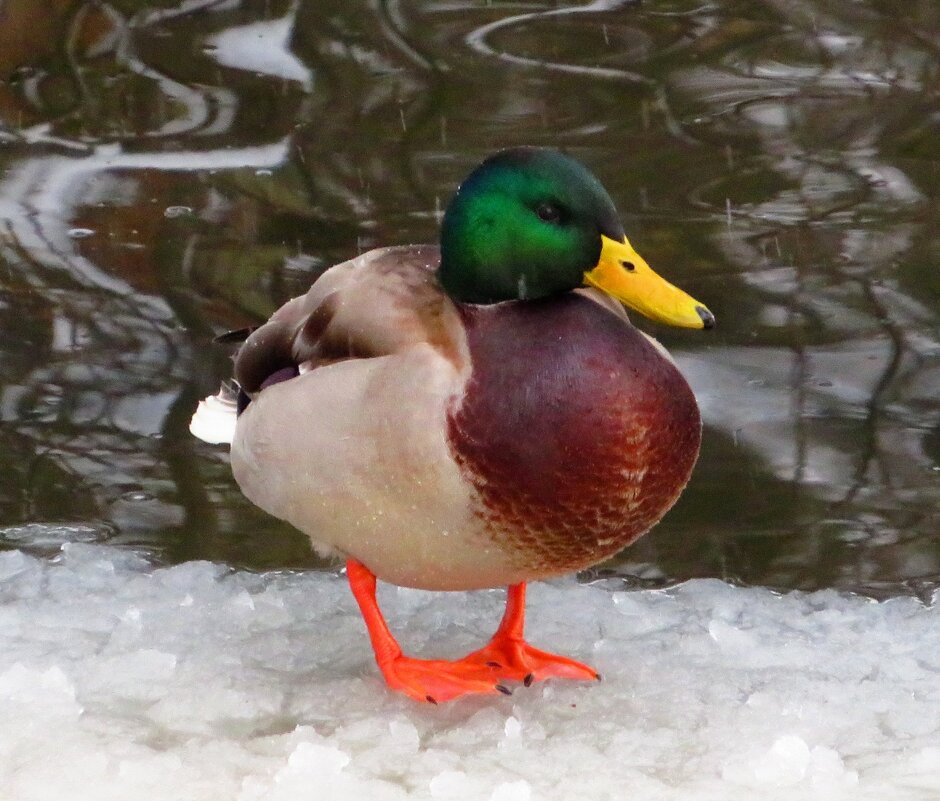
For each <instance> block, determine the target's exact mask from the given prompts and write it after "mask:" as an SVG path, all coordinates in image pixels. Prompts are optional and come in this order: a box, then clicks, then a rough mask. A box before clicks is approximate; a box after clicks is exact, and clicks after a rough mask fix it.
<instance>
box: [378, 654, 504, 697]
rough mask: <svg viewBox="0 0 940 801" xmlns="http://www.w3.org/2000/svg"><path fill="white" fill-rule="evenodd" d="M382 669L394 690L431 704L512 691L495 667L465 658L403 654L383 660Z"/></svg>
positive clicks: (380, 665) (380, 666)
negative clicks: (423, 656)
mask: <svg viewBox="0 0 940 801" xmlns="http://www.w3.org/2000/svg"><path fill="white" fill-rule="evenodd" d="M379 669H380V670H381V671H382V675H383V676H384V677H385V682H386V683H387V684H388V686H389V687H391V688H392V689H393V690H397V691H398V692H401V693H404V694H405V695H407V696H409V697H411V698H414V699H415V700H416V701H427V702H428V703H431V704H437V703H440V702H442V701H452V700H454V699H455V698H461V697H463V696H465V695H480V694H483V695H486V694H492V693H496V692H502V693H504V694H506V695H509V694H511V691H510V690H509V689H508V688H507V687H505V686H503V685H502V684H499V683H498V676H497V675H496V674H495V673H494V671H493V670H492V669H491V668H489V667H486V666H485V665H479V664H476V663H471V662H466V661H465V660H463V659H461V660H459V661H456V662H450V661H447V660H444V659H414V658H412V657H409V656H402V655H400V656H398V657H395V658H394V659H390V660H388V661H386V662H384V663H379Z"/></svg>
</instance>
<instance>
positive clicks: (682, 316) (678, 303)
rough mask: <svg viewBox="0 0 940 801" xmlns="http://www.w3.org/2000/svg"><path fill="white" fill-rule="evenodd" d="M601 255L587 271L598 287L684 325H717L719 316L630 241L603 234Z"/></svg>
mask: <svg viewBox="0 0 940 801" xmlns="http://www.w3.org/2000/svg"><path fill="white" fill-rule="evenodd" d="M601 240H602V247H601V257H600V258H599V259H598V261H597V264H596V265H595V266H594V267H593V268H591V269H590V270H588V271H587V272H586V273H585V274H584V283H585V284H587V285H589V286H593V287H597V288H598V289H600V290H602V291H603V292H606V293H607V294H608V295H610V296H611V297H614V298H616V299H617V300H619V301H620V302H621V303H623V304H624V305H625V306H629V307H630V308H631V309H634V310H635V311H638V312H639V313H640V314H642V315H644V316H645V317H649V318H650V319H651V320H655V321H656V322H659V323H666V324H667V325H676V326H680V327H682V328H713V327H714V325H715V316H714V315H713V314H712V313H711V312H710V311H709V310H708V309H707V308H706V307H705V306H704V305H702V304H701V303H699V302H698V301H697V300H696V299H695V298H693V297H691V296H690V295H688V294H686V293H685V292H683V291H682V290H681V289H679V287H676V286H673V285H672V284H670V283H669V282H668V281H667V280H665V279H664V278H660V276H658V275H657V274H656V273H654V272H653V270H652V269H651V268H650V266H649V265H648V264H647V263H646V261H645V260H644V259H643V257H642V256H640V254H639V253H637V252H636V251H635V250H634V249H633V246H632V245H631V244H630V242H629V241H628V240H627V239H626V238H624V240H623V242H617V241H616V240H614V239H610V238H609V237H606V236H602V237H601Z"/></svg>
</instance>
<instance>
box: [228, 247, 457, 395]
mask: <svg viewBox="0 0 940 801" xmlns="http://www.w3.org/2000/svg"><path fill="white" fill-rule="evenodd" d="M439 261H440V253H439V251H438V249H437V247H435V246H432V245H411V246H406V247H391V248H382V249H379V250H373V251H370V252H369V253H365V254H363V255H362V256H360V257H358V258H356V259H352V260H350V261H347V262H344V263H342V264H338V265H336V266H335V267H333V268H332V269H330V270H328V271H327V272H325V273H324V274H323V275H322V276H320V278H319V279H317V281H316V282H315V283H314V284H313V286H312V287H311V288H310V290H309V291H308V292H307V294H306V295H301V296H300V297H297V298H294V299H293V300H291V301H288V302H287V303H285V304H284V305H283V306H282V307H281V308H280V309H278V310H277V311H276V312H275V313H274V314H273V315H272V316H271V318H270V319H269V320H268V321H267V322H266V323H265V324H264V325H262V326H260V327H259V328H258V329H256V330H255V331H254V332H252V334H251V335H250V336H249V337H248V339H247V340H246V341H245V343H244V344H243V345H242V347H241V349H240V350H239V352H238V355H237V356H236V358H235V378H236V379H237V381H238V383H239V384H240V385H241V386H242V387H243V388H244V389H245V391H246V392H248V393H253V392H257V391H258V390H259V389H260V388H261V385H262V384H263V383H264V381H265V379H267V378H268V377H269V376H271V375H272V374H274V373H276V372H277V371H278V370H282V369H284V368H289V367H299V366H300V365H305V366H306V367H307V368H315V367H317V366H320V365H323V364H331V363H333V362H337V361H343V360H346V359H367V358H372V357H376V356H385V355H389V354H392V353H397V352H400V351H402V350H403V349H404V348H406V347H409V346H412V345H415V344H418V343H422V342H424V343H428V344H430V345H431V346H432V347H435V348H437V349H439V350H440V351H441V352H442V353H444V354H445V355H446V356H447V357H448V358H451V359H452V360H454V361H456V360H457V359H458V358H459V356H458V354H457V346H456V345H455V343H454V337H453V331H452V330H450V329H449V328H448V326H447V325H446V324H445V313H444V306H445V304H446V303H449V301H447V300H446V298H445V296H444V294H443V293H442V291H441V289H440V286H439V284H438V282H437V278H436V276H435V272H436V270H437V266H438V263H439Z"/></svg>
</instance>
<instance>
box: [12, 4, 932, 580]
mask: <svg viewBox="0 0 940 801" xmlns="http://www.w3.org/2000/svg"><path fill="white" fill-rule="evenodd" d="M34 9H35V4H32V3H29V2H28V0H8V2H6V3H4V4H3V6H2V8H0V22H2V24H0V148H2V149H0V265H2V275H3V279H2V282H0V320H2V324H3V330H4V331H5V332H7V335H6V336H5V337H3V339H2V340H0V371H2V376H3V382H2V395H0V399H2V405H0V410H2V415H3V416H2V421H3V423H2V426H0V453H2V457H0V458H2V460H3V468H4V469H3V470H2V472H0V526H6V527H7V528H5V529H2V530H0V537H2V538H3V539H4V541H5V542H6V543H7V546H8V547H23V544H24V539H23V538H24V536H27V535H26V534H24V533H23V532H24V531H26V532H27V533H28V532H30V531H33V529H23V528H22V524H24V523H35V522H58V521H72V522H77V523H81V524H82V525H83V526H84V528H82V527H76V529H75V531H76V532H77V533H76V534H75V536H76V537H88V536H91V535H89V534H88V532H89V531H92V532H94V536H97V537H99V538H109V539H111V540H113V541H116V542H119V543H126V544H128V545H132V546H135V547H144V548H146V549H147V550H149V551H150V552H152V553H153V554H154V556H155V558H157V559H159V560H166V561H179V560H183V559H190V558H210V559H223V560H227V561H230V562H233V563H235V564H239V565H246V566H249V567H254V568H262V567H270V566H292V565H293V566H296V565H315V564H317V562H316V561H315V560H314V558H313V557H312V556H311V555H310V554H309V553H308V550H307V547H306V544H305V542H304V541H303V539H302V538H301V537H299V536H298V535H295V534H294V533H293V532H292V531H291V530H290V529H289V528H287V527H285V526H283V525H281V524H279V523H277V522H276V521H272V520H270V519H268V518H266V517H264V516H263V515H262V514H261V513H259V512H257V511H256V510H254V509H253V508H251V507H250V506H249V505H248V504H247V503H246V502H245V501H244V500H243V499H242V498H241V496H240V494H239V493H238V491H237V488H236V487H235V486H234V484H233V482H232V480H231V477H230V475H229V472H228V469H227V465H226V461H225V458H224V454H223V453H220V452H217V451H215V450H213V449H211V448H209V447H204V446H202V445H200V444H198V443H195V442H193V441H192V440H191V439H190V437H189V436H188V434H187V433H186V424H187V421H188V417H189V414H190V412H191V409H192V407H193V405H194V403H195V400H196V398H198V397H199V396H201V395H203V394H205V393H206V392H208V391H210V390H211V389H212V388H213V387H214V385H215V384H216V383H217V382H218V380H219V379H220V378H221V377H222V376H224V375H225V374H226V373H227V370H228V364H227V357H226V354H225V353H224V352H221V350H220V349H219V348H218V347H216V346H213V345H212V343H211V339H212V336H213V334H214V333H216V332H218V331H220V330H222V329H225V328H227V327H234V326H240V325H245V324H249V323H252V322H255V321H257V320H258V319H260V318H263V317H264V316H266V315H267V314H268V313H270V311H271V310H272V309H273V308H274V307H275V306H276V305H278V304H279V303H280V302H282V301H283V300H284V299H286V298H287V297H289V296H291V295H292V294H296V293H297V292H299V291H301V290H302V289H303V288H304V287H305V286H306V285H308V284H309V282H310V281H311V280H312V279H313V278H314V277H315V276H316V275H317V274H319V272H321V271H322V270H323V269H325V267H326V266H328V265H329V264H331V263H334V262H336V261H339V260H342V259H345V258H348V257H349V256H351V255H353V254H354V253H356V252H357V250H362V249H365V248H368V247H372V246H374V245H375V244H378V243H395V242H414V241H429V240H433V239H434V238H435V236H436V229H437V224H438V221H439V217H440V211H441V208H442V207H443V205H445V204H446V202H447V199H448V197H449V194H450V192H451V191H452V190H453V187H454V185H455V183H456V182H457V181H458V180H459V178H460V177H461V176H462V175H463V174H464V173H465V172H466V170H467V169H468V167H469V166H470V165H471V164H472V163H474V162H476V161H477V160H478V159H479V158H481V157H482V156H483V155H484V154H486V153H488V152H490V151H491V150H493V149H495V148H497V147H500V146H505V145H512V144H519V143H522V142H526V143H531V144H543V145H548V144H550V145H556V146H563V147H566V148H568V149H570V150H571V151H572V152H573V153H574V154H575V155H577V156H578V157H580V158H582V159H583V160H584V161H586V162H587V163H588V164H590V166H591V167H592V168H593V169H595V170H596V171H597V172H598V174H600V175H601V176H602V177H603V179H604V182H605V184H606V185H608V186H609V187H610V189H611V190H612V194H613V196H614V198H615V200H616V201H617V203H618V205H619V207H620V208H621V211H622V212H624V217H625V220H626V223H627V227H628V229H629V230H630V231H631V238H632V239H633V241H635V242H636V243H637V244H638V246H639V247H641V249H642V251H643V252H644V254H645V255H646V256H647V258H649V259H650V260H651V263H653V264H654V265H655V266H656V267H657V268H659V269H660V270H661V271H662V272H664V273H665V274H667V275H669V276H670V277H671V278H673V279H674V280H676V282H677V283H680V284H681V285H683V286H686V287H687V288H688V289H689V290H690V291H692V292H693V294H695V295H696V296H700V297H702V298H703V299H705V300H707V302H708V303H709V306H710V307H711V308H712V309H713V310H714V311H715V312H716V314H717V316H718V320H719V328H718V329H717V330H716V331H715V332H713V334H714V336H709V337H707V338H706V337H697V338H694V339H693V338H690V337H688V335H686V334H683V333H681V332H680V333H676V332H672V331H665V330H662V329H656V330H655V331H654V333H655V334H656V335H657V336H659V337H660V338H662V339H663V341H664V342H665V343H666V344H667V345H668V346H669V347H670V349H671V350H672V351H673V352H674V353H675V354H676V355H677V359H678V361H679V363H680V365H681V367H682V368H683V370H684V371H685V372H686V373H687V375H688V376H689V378H690V380H691V381H692V383H693V385H694V386H695V388H696V391H697V394H698V396H699V398H700V402H701V405H702V409H703V413H704V417H705V422H706V432H705V434H706V436H705V443H704V447H703V453H702V458H701V462H700V464H699V467H698V469H697V472H696V474H695V477H694V479H693V482H692V484H691V485H690V487H689V490H688V491H687V493H686V495H685V496H684V497H683V499H682V501H681V502H680V504H679V505H678V506H677V507H676V509H675V510H674V511H673V512H672V513H671V514H670V515H669V516H668V517H667V519H666V520H665V521H664V522H663V523H662V524H661V525H660V526H659V527H658V528H657V530H656V533H654V534H653V535H650V536H648V537H646V538H645V539H644V540H641V541H640V543H638V544H637V545H636V546H634V547H633V548H632V549H630V550H628V551H627V552H625V553H624V554H622V555H621V557H619V558H618V559H616V560H614V561H613V562H611V563H610V564H608V565H606V566H605V567H604V569H603V570H599V571H595V572H593V573H592V574H590V575H589V576H587V578H593V577H597V576H607V575H616V576H626V577H638V579H639V580H641V581H645V582H651V583H660V582H671V581H675V580H679V579H682V578H685V577H689V576H701V575H718V576H723V577H726V578H730V579H733V580H741V581H746V582H750V583H763V584H768V585H771V586H777V587H806V588H809V587H818V586H836V587H844V588H855V589H862V590H865V591H868V592H872V593H894V592H903V591H918V592H919V591H924V590H925V589H926V588H929V587H931V586H934V585H935V583H936V582H937V580H938V577H940V544H938V542H937V540H936V538H935V537H934V528H935V517H936V511H935V510H936V508H937V506H938V500H940V445H938V443H940V408H938V404H937V401H936V398H937V396H938V390H940V355H938V354H940V342H938V338H940V337H938V330H940V327H938V317H940V313H938V298H940V277H938V276H940V272H938V270H937V268H936V264H937V261H938V258H940V235H938V230H937V226H938V223H937V220H938V219H940V214H938V208H937V205H938V201H937V198H938V191H937V188H938V181H940V171H938V167H937V165H938V159H940V146H938V144H937V142H938V141H940V137H938V133H940V131H938V130H937V127H938V124H940V123H938V122H937V120H938V119H940V107H938V101H937V99H936V98H937V97H938V92H937V88H938V80H940V79H938V69H937V63H938V59H937V55H938V53H937V48H936V45H935V42H936V40H937V37H936V34H937V32H938V26H940V15H938V14H937V12H936V11H935V10H934V9H933V7H932V5H931V4H929V3H919V4H918V3H915V4H911V5H910V7H909V8H908V9H907V10H906V11H905V12H904V15H902V16H899V15H898V14H897V13H896V12H895V11H893V10H892V9H889V8H887V7H886V6H885V7H884V8H882V5H881V4H879V3H877V2H871V3H866V4H835V3H826V2H823V1H822V0H813V2H808V3H802V4H799V5H796V4H793V5H790V4H781V3H775V2H772V1H771V0H763V1H762V0H749V1H748V2H743V3H737V4H733V5H727V4H725V5H722V6H701V5H700V4H698V3H692V2H683V0H677V1H676V2H668V3H666V2H650V3H644V4H642V5H635V4H631V3H616V2H597V3H592V4H590V5H574V4H571V5H570V6H566V5H563V6H560V7H559V6H557V5H552V7H551V8H540V7H534V6H533V7H531V8H529V9H523V10H520V9H508V10H507V9H504V8H500V7H499V6H493V7H491V6H488V5H480V6H460V5H441V4H437V3H431V2H417V1H416V2H410V3H408V2H387V3H380V4H367V3H364V2H363V3H359V2H357V3H346V2H340V1H339V0H326V1H325V2H324V1H323V0H317V1H316V2H314V0H310V1H309V2H300V3H291V2H283V0H282V1H281V2H278V1H277V0H266V1H265V2H250V1H248V0H246V1H245V2H241V3H229V2H211V1H206V2H186V3H181V4H178V5H169V4H167V5H165V6H164V5H161V6H151V7H145V6H144V5H143V4H142V3H139V2H133V1H132V0H127V1H126V2H114V3H99V2H69V1H68V0H58V1H57V2H54V3H50V4H48V9H47V11H46V12H45V13H44V14H42V15H38V14H37V13H36V12H35V11H34ZM40 17H41V19H40ZM641 325H644V326H645V325H646V324H645V323H641ZM648 330H651V331H652V330H653V329H652V328H651V327H648ZM4 532H5V533H4ZM44 542H45V544H43V543H44ZM34 545H35V549H36V550H43V549H46V550H47V551H48V552H50V553H51V552H54V550H55V547H56V546H55V543H53V544H52V545H50V544H49V543H48V542H46V541H44V540H43V538H42V537H41V536H38V535H37V536H36V539H35V543H34ZM631 580H636V579H631Z"/></svg>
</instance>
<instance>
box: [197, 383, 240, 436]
mask: <svg viewBox="0 0 940 801" xmlns="http://www.w3.org/2000/svg"><path fill="white" fill-rule="evenodd" d="M236 417H237V413H236V405H235V395H234V394H233V392H232V390H231V389H229V388H228V387H222V389H220V390H219V394H218V395H210V396H209V397H208V398H206V399H205V400H201V401H199V406H197V407H196V413H195V414H194V415H193V419H192V420H190V421H189V433H190V434H192V435H193V436H194V437H198V438H199V439H201V440H202V441H203V442H209V443H211V444H212V445H231V444H232V439H233V438H234V437H235V419H236Z"/></svg>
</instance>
